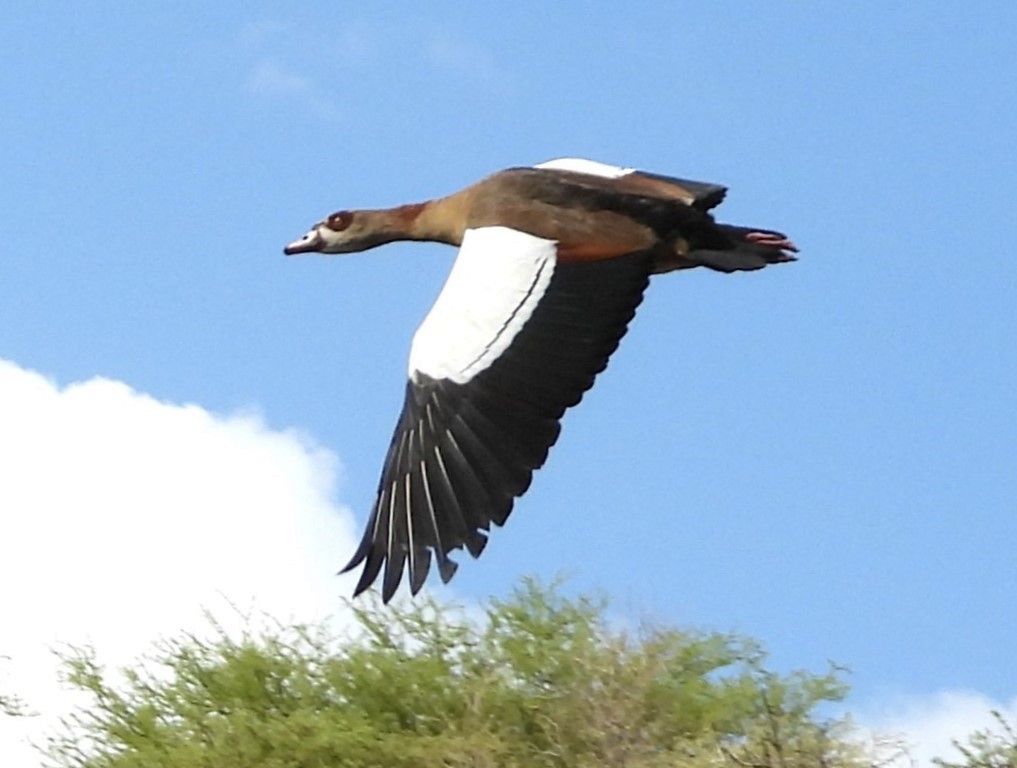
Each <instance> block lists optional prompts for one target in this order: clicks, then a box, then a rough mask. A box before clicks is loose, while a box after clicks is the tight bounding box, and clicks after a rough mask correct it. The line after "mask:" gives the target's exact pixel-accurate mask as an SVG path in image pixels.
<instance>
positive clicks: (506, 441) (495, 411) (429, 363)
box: [344, 227, 650, 601]
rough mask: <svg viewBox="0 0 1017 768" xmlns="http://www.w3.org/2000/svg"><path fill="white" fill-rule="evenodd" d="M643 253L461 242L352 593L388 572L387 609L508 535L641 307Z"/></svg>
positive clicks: (359, 555) (415, 355)
mask: <svg viewBox="0 0 1017 768" xmlns="http://www.w3.org/2000/svg"><path fill="white" fill-rule="evenodd" d="M649 271H650V255H649V254H647V253H642V252H640V253H633V254H629V255H627V256H622V257H619V258H613V259H604V260H600V261H590V262H576V263H561V262H559V261H558V260H557V258H556V243H555V242H554V241H551V240H546V239H543V238H539V237H535V236H533V235H529V234H526V233H523V232H519V231H516V230H513V229H509V228H506V227H483V228H479V229H472V230H467V232H466V235H465V237H464V238H463V242H462V246H461V248H460V251H459V254H458V257H457V258H456V262H455V265H454V267H453V269H452V272H451V274H450V275H449V278H448V281H447V282H446V284H445V287H444V288H443V289H442V292H441V294H440V295H439V297H438V299H437V301H436V303H435V305H434V307H433V308H432V310H431V312H430V313H429V314H428V316H427V318H426V319H425V320H424V322H423V324H422V325H421V327H420V329H419V330H418V331H417V334H416V336H415V337H414V341H413V348H412V351H411V354H410V370H409V381H408V383H407V386H406V401H405V404H404V406H403V411H402V415H401V416H400V417H399V423H398V424H397V426H396V430H395V435H394V436H393V438H392V443H391V445H390V447H389V451H388V456H387V457H386V459H385V466H384V469H383V471H382V476H381V482H380V484H379V487H378V495H377V498H376V500H375V504H374V508H373V509H372V511H371V517H370V520H369V521H368V524H367V530H366V531H365V533H364V537H363V539H362V540H361V542H360V546H359V547H358V549H357V551H356V553H355V554H354V556H353V558H352V559H351V561H350V563H349V564H348V565H347V566H346V567H345V568H344V571H348V570H351V569H353V568H355V567H357V566H358V565H360V564H361V563H363V571H362V573H361V577H360V581H359V583H358V584H357V587H356V593H357V594H359V593H360V592H362V591H363V590H365V589H366V588H367V587H369V586H370V585H371V584H372V583H374V581H375V580H376V579H377V578H378V575H379V574H380V573H381V571H382V568H384V578H383V581H382V597H383V599H384V600H385V601H388V600H389V599H390V598H391V597H392V595H393V594H394V593H395V591H396V589H397V587H398V586H399V582H400V581H401V579H402V575H403V572H404V571H405V570H407V569H408V571H409V583H410V590H411V592H412V593H414V594H415V593H416V592H417V591H418V590H420V588H421V587H422V586H423V584H424V581H425V579H426V578H427V574H428V571H429V569H430V564H431V559H432V556H433V557H434V558H435V559H436V560H437V565H438V571H439V574H440V576H441V578H442V580H443V581H446V582H447V581H448V580H449V579H450V578H452V575H453V574H454V573H455V570H456V568H457V567H458V566H457V565H456V563H455V562H453V561H452V560H451V559H449V556H448V555H449V553H450V552H451V551H452V550H454V549H459V548H463V547H465V548H466V550H467V551H468V552H469V553H470V554H471V555H472V556H473V557H477V556H479V555H480V553H481V551H482V550H483V549H484V545H485V544H486V543H487V531H489V530H490V527H491V523H494V524H495V525H503V524H504V523H505V520H506V519H507V518H508V516H509V513H510V512H511V511H512V505H513V503H514V500H515V498H516V497H518V496H520V495H522V494H523V493H524V492H525V491H526V489H527V488H528V487H529V484H530V480H531V478H532V475H533V470H535V469H537V468H538V467H540V466H541V465H542V464H543V463H544V461H545V459H546V458H547V453H548V449H549V448H550V447H551V446H552V445H553V444H554V442H555V441H556V440H557V438H558V433H559V430H560V425H559V420H560V419H561V416H562V414H563V413H564V411H565V409H566V408H569V407H571V406H573V405H575V404H576V403H578V402H579V400H580V399H581V398H582V396H583V393H584V392H585V391H586V390H588V389H589V388H590V387H591V386H592V385H593V381H594V378H595V377H596V375H597V374H598V373H599V372H600V371H602V370H604V368H605V367H606V366H607V361H608V358H609V357H610V355H611V353H612V352H614V350H615V349H616V348H617V346H618V342H619V341H620V340H621V337H622V336H623V335H624V334H625V331H626V328H627V326H628V322H629V321H630V320H631V319H632V316H633V315H634V313H635V310H636V307H637V306H638V305H639V303H640V301H641V300H642V296H643V291H644V290H645V288H646V285H647V281H648V275H649Z"/></svg>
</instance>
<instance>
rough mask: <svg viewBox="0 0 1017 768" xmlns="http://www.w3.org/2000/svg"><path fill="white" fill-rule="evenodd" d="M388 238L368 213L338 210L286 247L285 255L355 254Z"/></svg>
mask: <svg viewBox="0 0 1017 768" xmlns="http://www.w3.org/2000/svg"><path fill="white" fill-rule="evenodd" d="M389 239H390V238H387V237H385V235H384V234H383V233H382V232H380V231H379V230H378V227H377V226H376V224H375V223H372V221H371V217H370V216H368V215H365V212H363V211H360V212H355V211H337V212H336V213H333V214H332V215H331V216H329V217H328V218H326V219H324V220H323V221H319V222H318V223H317V224H315V225H314V226H313V227H311V229H310V230H308V232H307V234H305V235H304V236H303V237H301V238H300V239H299V240H294V241H293V242H292V243H290V244H289V245H287V246H286V247H285V248H284V249H283V253H285V254H286V255H287V256H293V255H294V254H298V253H356V252H357V251H366V250H367V249H368V248H373V247H374V246H376V245H381V244H382V243H384V242H387V241H388V240H389Z"/></svg>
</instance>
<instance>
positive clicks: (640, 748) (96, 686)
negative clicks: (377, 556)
mask: <svg viewBox="0 0 1017 768" xmlns="http://www.w3.org/2000/svg"><path fill="white" fill-rule="evenodd" d="M353 610H354V613H355V616H356V621H357V628H356V630H355V631H354V632H353V633H351V634H350V635H349V636H336V635H335V634H333V633H331V632H330V631H328V630H327V629H326V628H325V627H324V626H307V625H299V626H277V627H275V628H273V629H271V630H248V631H246V632H245V633H243V634H242V635H240V636H239V637H237V636H234V635H231V634H230V633H228V632H225V631H219V632H218V633H217V634H216V635H215V636H214V637H213V639H211V640H204V639H201V638H198V637H195V636H186V637H182V638H179V639H176V640H172V641H168V642H164V643H162V644H161V645H160V646H158V648H157V650H156V651H155V652H154V653H153V654H151V655H150V657H149V658H147V660H145V661H144V662H143V663H141V664H139V665H137V666H135V667H132V668H128V669H124V670H120V671H119V673H118V674H115V673H111V672H109V671H107V670H106V669H104V668H103V666H102V665H101V663H100V662H99V661H98V660H97V659H96V658H95V655H94V654H93V653H91V652H89V651H87V650H85V651H82V650H78V651H75V652H72V653H70V654H68V655H66V656H65V658H64V662H65V665H66V669H67V675H68V680H69V681H70V683H71V684H72V685H73V686H74V687H76V688H78V689H80V690H81V691H84V692H85V693H86V694H88V696H89V698H90V700H91V703H90V705H89V706H87V707H86V708H83V709H80V710H78V711H77V712H76V713H75V714H74V715H73V716H71V717H70V718H69V719H68V720H67V721H65V723H64V726H63V729H62V730H61V732H60V733H59V734H57V735H56V736H54V737H52V739H51V741H50V743H49V748H48V754H49V757H50V759H51V760H52V761H53V763H54V764H55V765H58V766H61V767H68V768H140V767H141V766H145V768H192V767H197V766H208V767H211V766H229V767H230V768H245V767H247V766H250V767H252V768H253V767H254V766H258V767H259V768H260V767H262V766H264V767H266V768H268V767H271V768H277V767H278V768H289V767H291V766H292V767H294V768H296V767H300V768H304V767H307V768H311V767H312V766H314V767H318V766H350V767H351V768H352V767H354V766H357V767H359V766H379V767H384V768H389V767H393V768H395V767H401V766H407V767H408V766H449V767H450V768H454V767H456V766H464V767H465V766H472V767H477V768H479V767H482V766H506V767H507V768H512V767H513V766H520V767H521V766H528V767H530V766H533V767H538V768H542V767H544V766H547V767H548V768H550V767H551V766H554V767H555V768H572V767H575V768H585V767H587V766H590V767H592V766H598V767H600V766H611V768H624V767H631V768H662V767H663V766H690V767H695V766H731V768H735V767H740V768H746V767H750V768H805V767H806V766H816V767H817V768H819V767H820V766H821V767H822V768H855V767H856V766H857V767H860V766H868V765H872V761H871V759H870V758H869V757H868V756H867V755H865V754H863V752H862V750H861V748H860V747H859V746H857V744H856V743H855V742H853V741H852V740H850V739H849V738H847V737H848V734H847V733H846V730H845V729H846V728H847V726H846V724H845V723H844V722H842V721H839V720H836V719H834V720H825V719H821V718H819V717H818V716H817V715H816V709H817V706H818V705H821V704H823V703H825V702H832V701H838V700H840V699H841V697H842V696H843V695H844V694H845V693H846V688H845V685H844V684H843V682H841V680H840V679H839V678H838V674H837V671H836V670H833V669H831V670H829V671H827V672H825V673H821V674H813V673H807V672H795V673H792V674H788V675H781V674H777V673H775V672H772V671H768V670H767V669H766V667H765V661H766V659H765V655H764V653H763V651H762V649H761V648H760V646H759V645H758V644H757V643H756V642H754V641H752V640H750V639H747V638H745V637H742V636H739V635H733V634H722V633H706V632H697V631H683V630H678V629H674V628H668V627H661V626H657V625H647V626H642V627H640V628H639V629H638V630H627V629H624V628H621V627H619V626H618V625H617V624H613V623H611V622H610V621H609V620H608V617H607V605H606V603H605V602H604V601H603V600H596V599H590V598H585V597H580V598H568V597H565V596H564V595H563V594H562V592H561V590H560V589H559V588H557V587H550V588H545V587H542V586H540V585H538V584H536V583H535V582H532V581H527V582H524V583H523V585H522V586H521V587H520V588H519V589H518V590H517V591H516V592H515V593H514V595H513V596H512V597H511V598H510V599H508V600H505V601H498V600H492V601H491V602H490V603H489V604H488V605H487V606H486V607H485V608H484V610H483V613H482V616H480V618H477V617H476V614H474V617H473V618H470V616H469V615H468V614H466V613H465V612H463V611H457V610H456V609H450V608H447V607H443V606H440V605H438V604H436V603H434V602H417V603H414V604H412V605H403V606H396V607H384V606H381V605H378V604H366V605H364V604H355V605H354V606H353Z"/></svg>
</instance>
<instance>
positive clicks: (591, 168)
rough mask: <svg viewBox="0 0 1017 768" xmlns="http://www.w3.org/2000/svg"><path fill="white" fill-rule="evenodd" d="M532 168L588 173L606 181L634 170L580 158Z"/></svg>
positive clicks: (566, 159) (550, 161)
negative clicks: (604, 178)
mask: <svg viewBox="0 0 1017 768" xmlns="http://www.w3.org/2000/svg"><path fill="white" fill-rule="evenodd" d="M533 167H534V168H547V169H548V170H552V171H572V172H573V173H588V174H590V175H591V176H604V177H606V178H608V179H617V178H619V177H621V176H627V175H628V174H630V173H632V172H633V171H635V170H636V169H635V168H619V167H618V166H617V165H608V164H607V163H598V162H597V161H596V160H584V159H583V158H581V157H559V158H558V159H557V160H548V161H547V162H546V163H540V164H539V165H535V166H533Z"/></svg>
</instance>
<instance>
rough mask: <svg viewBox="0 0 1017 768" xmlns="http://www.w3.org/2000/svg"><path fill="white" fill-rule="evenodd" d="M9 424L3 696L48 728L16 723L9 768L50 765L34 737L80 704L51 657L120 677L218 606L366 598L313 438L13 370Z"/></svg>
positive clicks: (224, 612) (109, 387) (282, 610)
mask: <svg viewBox="0 0 1017 768" xmlns="http://www.w3.org/2000/svg"><path fill="white" fill-rule="evenodd" d="M0 425H2V427H0V467H2V477H3V480H2V482H0V514H2V518H0V519H2V535H0V583H2V584H3V588H2V589H0V627H2V628H3V629H2V631H0V655H5V656H9V657H10V661H0V685H3V686H4V690H3V692H4V693H7V694H9V693H18V694H20V695H21V697H22V698H24V699H25V700H26V703H27V704H28V706H29V707H30V708H31V709H34V710H36V711H38V712H41V713H43V715H44V716H43V717H38V718H24V719H9V718H3V717H2V716H0V764H2V765H3V766H5V768H22V767H23V766H35V765H38V763H39V758H38V756H37V754H36V753H35V752H34V751H32V750H31V749H30V748H29V747H28V746H27V745H26V744H25V739H26V738H27V737H29V736H31V737H33V738H36V739H38V734H39V733H40V731H41V730H43V729H44V728H48V727H52V725H53V724H54V723H55V721H56V717H57V716H58V715H59V714H60V710H61V709H62V708H63V707H66V706H67V701H68V698H67V694H66V693H64V692H61V691H60V690H59V688H58V686H57V684H56V674H55V669H56V664H55V659H54V657H53V654H52V652H51V650H50V649H51V648H53V647H61V646H62V645H63V644H68V643H69V644H78V645H81V644H84V643H90V644H92V645H93V646H94V647H95V648H96V650H97V651H98V653H99V657H100V659H101V660H103V661H105V662H106V663H109V664H111V665H113V666H117V665H120V664H126V663H129V662H130V660H131V659H133V658H135V657H136V656H137V655H138V654H140V653H142V652H144V651H146V650H147V649H149V647H150V645H151V643H152V641H153V640H155V639H156V638H158V637H160V636H168V635H175V634H177V633H178V632H180V631H181V630H182V629H185V628H186V629H188V630H195V629H200V626H201V612H202V609H203V608H208V609H209V610H211V611H212V612H213V613H214V614H215V615H216V616H217V617H220V618H222V617H225V618H226V619H227V620H228V617H229V616H230V615H235V614H232V613H231V610H230V609H229V608H227V606H228V604H229V603H232V604H234V605H237V606H239V607H240V608H242V609H245V610H247V609H250V610H253V611H255V612H258V611H264V612H266V613H268V614H270V615H272V616H275V617H278V618H280V619H283V620H286V619H291V618H292V619H295V620H314V619H321V618H324V617H325V616H327V615H329V614H334V613H335V612H336V611H338V609H339V596H340V595H345V594H349V590H350V586H351V583H350V581H349V580H348V579H347V578H343V579H337V578H336V577H335V576H334V573H335V570H336V566H337V565H341V563H342V561H343V559H344V558H345V556H346V555H347V554H348V553H349V552H350V551H351V549H352V546H353V543H354V537H353V530H352V526H353V522H352V519H351V516H350V515H349V514H348V512H347V511H346V510H345V509H343V508H341V507H339V506H338V505H337V503H336V502H335V499H334V493H335V481H336V474H337V470H338V462H337V459H336V457H335V456H334V455H333V454H331V453H329V452H328V451H326V450H324V449H322V448H320V447H318V446H316V445H314V444H313V442H311V441H310V440H309V439H308V438H306V437H304V436H302V435H299V434H296V433H293V432H277V431H273V430H271V429H269V428H267V427H266V426H265V425H264V424H263V423H262V421H261V420H260V419H259V418H258V417H257V416H255V415H251V414H242V415H233V416H219V415H216V414H212V413H209V412H208V411H206V410H204V409H203V408H201V407H199V406H196V405H174V404H169V403H163V402H160V401H158V400H155V399H153V398H152V397H149V396H147V395H145V394H142V393H139V392H136V391H134V390H132V389H130V388H129V387H128V386H126V385H125V384H122V383H120V382H117V381H111V380H109V379H102V378H96V379H92V380H90V381H86V382H82V383H76V384H72V385H70V386H67V387H64V388H59V387H57V386H56V385H55V384H53V383H52V382H51V381H49V380H47V379H46V378H44V377H42V376H40V375H38V374H36V373H33V372H30V371H26V370H24V369H22V368H19V367H18V366H16V365H14V364H13V363H10V362H6V361H3V360H0Z"/></svg>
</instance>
